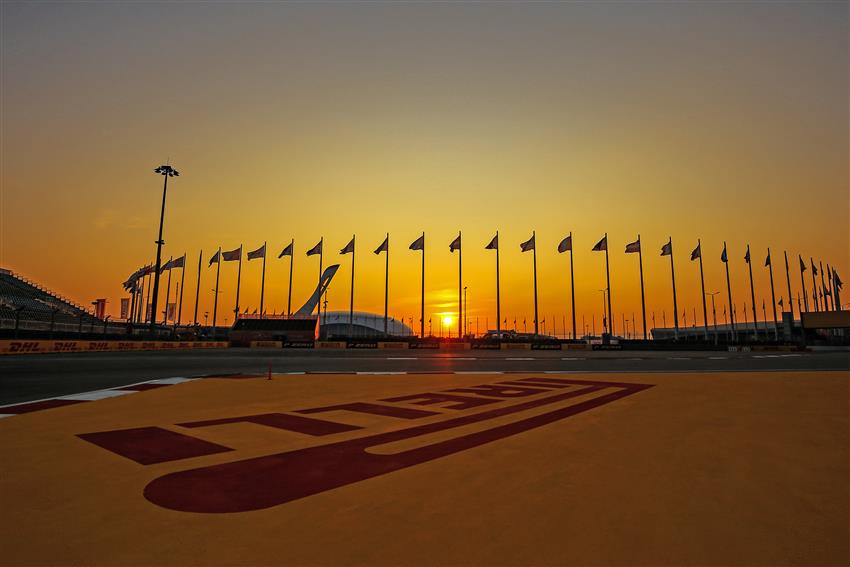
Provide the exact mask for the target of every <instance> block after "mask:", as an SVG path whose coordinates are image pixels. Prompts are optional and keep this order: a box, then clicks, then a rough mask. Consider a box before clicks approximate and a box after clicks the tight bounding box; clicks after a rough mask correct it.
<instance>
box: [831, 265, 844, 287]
mask: <svg viewBox="0 0 850 567" xmlns="http://www.w3.org/2000/svg"><path fill="white" fill-rule="evenodd" d="M832 283H833V285H834V286H835V289H837V290H839V291H841V289H842V288H843V287H844V282H842V281H841V278H839V277H838V272H836V271H835V270H832Z"/></svg>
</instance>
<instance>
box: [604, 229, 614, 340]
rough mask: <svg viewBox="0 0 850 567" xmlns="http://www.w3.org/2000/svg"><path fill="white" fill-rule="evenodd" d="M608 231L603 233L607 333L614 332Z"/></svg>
mask: <svg viewBox="0 0 850 567" xmlns="http://www.w3.org/2000/svg"><path fill="white" fill-rule="evenodd" d="M608 248H609V246H608V233H607V232H606V233H605V281H606V284H607V286H608V333H609V334H610V335H613V334H614V321H613V320H612V319H611V314H612V311H611V270H610V268H609V267H608Z"/></svg>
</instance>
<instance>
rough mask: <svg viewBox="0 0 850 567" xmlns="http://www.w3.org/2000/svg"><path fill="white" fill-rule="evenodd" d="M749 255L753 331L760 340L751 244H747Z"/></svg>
mask: <svg viewBox="0 0 850 567" xmlns="http://www.w3.org/2000/svg"><path fill="white" fill-rule="evenodd" d="M747 257H748V258H749V259H750V261H749V262H747V267H748V268H749V270H750V300H751V301H752V303H753V329H754V331H753V333H754V334H755V338H756V340H758V338H759V318H758V314H757V313H756V290H755V286H754V285H753V257H752V256H750V245H749V244H747Z"/></svg>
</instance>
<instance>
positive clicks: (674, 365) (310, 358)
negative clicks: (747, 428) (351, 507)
mask: <svg viewBox="0 0 850 567" xmlns="http://www.w3.org/2000/svg"><path fill="white" fill-rule="evenodd" d="M269 367H271V370H272V371H273V372H275V373H286V372H290V373H291V372H307V373H311V372H322V373H328V372H332V373H351V372H362V373H382V372H392V373H395V372H401V373H404V372H407V373H419V372H489V373H493V372H734V371H782V370H794V371H806V370H808V371H823V370H848V369H850V353H848V352H846V351H844V352H769V351H765V352H726V351H698V352H683V351H675V352H671V351H665V352H654V351H529V350H524V351H523V350H515V351H487V350H458V351H450V352H446V351H439V352H435V351H428V350H399V351H384V350H351V349H349V350H309V349H305V350H282V349H221V350H209V351H200V352H199V351H189V350H187V351H171V352H155V351H151V352H139V353H132V352H128V353H90V354H89V353H73V354H38V355H11V356H4V357H0V405H5V404H12V403H20V402H27V401H32V400H39V399H43V398H49V397H54V396H63V395H70V394H77V393H80V392H88V391H92V390H99V389H103V388H113V387H118V386H125V385H128V384H134V383H137V382H141V381H147V380H152V379H161V378H175V377H182V378H191V377H198V376H208V375H221V374H230V373H241V374H259V373H267V372H268V370H269Z"/></svg>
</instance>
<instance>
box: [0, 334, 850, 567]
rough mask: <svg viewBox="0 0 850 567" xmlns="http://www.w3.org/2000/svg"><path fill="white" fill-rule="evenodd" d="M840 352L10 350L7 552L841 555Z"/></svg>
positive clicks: (24, 561) (156, 559) (846, 443)
mask: <svg viewBox="0 0 850 567" xmlns="http://www.w3.org/2000/svg"><path fill="white" fill-rule="evenodd" d="M843 355H846V353H814V352H792V353H769V352H762V353H758V352H750V353H741V352H720V351H715V352H675V353H670V352H664V353H661V352H651V353H650V352H617V353H611V352H582V353H569V352H565V351H561V352H536V351H532V352H529V351H526V352H523V353H519V354H517V353H514V352H511V353H505V352H487V353H482V352H475V351H464V352H452V353H426V352H414V351H405V352H403V353H398V352H394V353H386V354H385V353H377V352H374V351H373V352H365V351H356V352H352V351H325V352H319V351H299V352H294V351H289V352H287V351H283V352H282V351H281V350H270V351H265V350H249V349H241V350H240V349H228V350H222V351H215V352H213V351H206V352H203V353H192V352H185V353H182V352H181V353H175V352H168V353H156V352H154V353H92V354H69V355H21V356H6V357H3V358H0V371H1V372H0V374H2V378H0V380H2V383H3V396H4V405H6V408H7V410H6V411H5V412H4V409H3V408H0V414H4V415H5V417H3V418H2V419H0V446H2V447H3V448H4V450H5V455H4V459H3V461H2V464H0V500H2V501H3V503H4V509H5V510H6V513H5V514H4V515H3V518H2V520H0V523H2V526H0V527H2V531H3V534H4V536H3V538H2V539H0V553H2V557H3V563H4V564H7V565H16V566H17V565H21V566H25V565H92V566H100V565H103V566H107V565H145V566H176V565H181V566H182V565H222V566H225V565H237V564H238V565H258V566H259V565H315V566H327V565H365V564H369V565H427V566H444V565H475V566H477V565H482V566H491V565H492V566H497V565H499V566H501V565H516V566H527V565H697V564H699V565H741V566H744V565H748V566H749V565H771V566H779V565H807V566H808V565H846V564H848V561H850V546H849V545H848V538H847V533H848V526H850V483H848V482H847V479H848V478H850V459H848V456H850V437H849V436H848V434H847V431H848V430H850V371H848V369H847V357H846V356H843ZM270 366H271V369H272V372H271V374H269V367H270ZM63 380H64V382H63ZM28 381H29V382H31V383H32V384H31V385H30V386H29V387H28V386H27V383H28ZM9 404H14V405H9Z"/></svg>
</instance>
